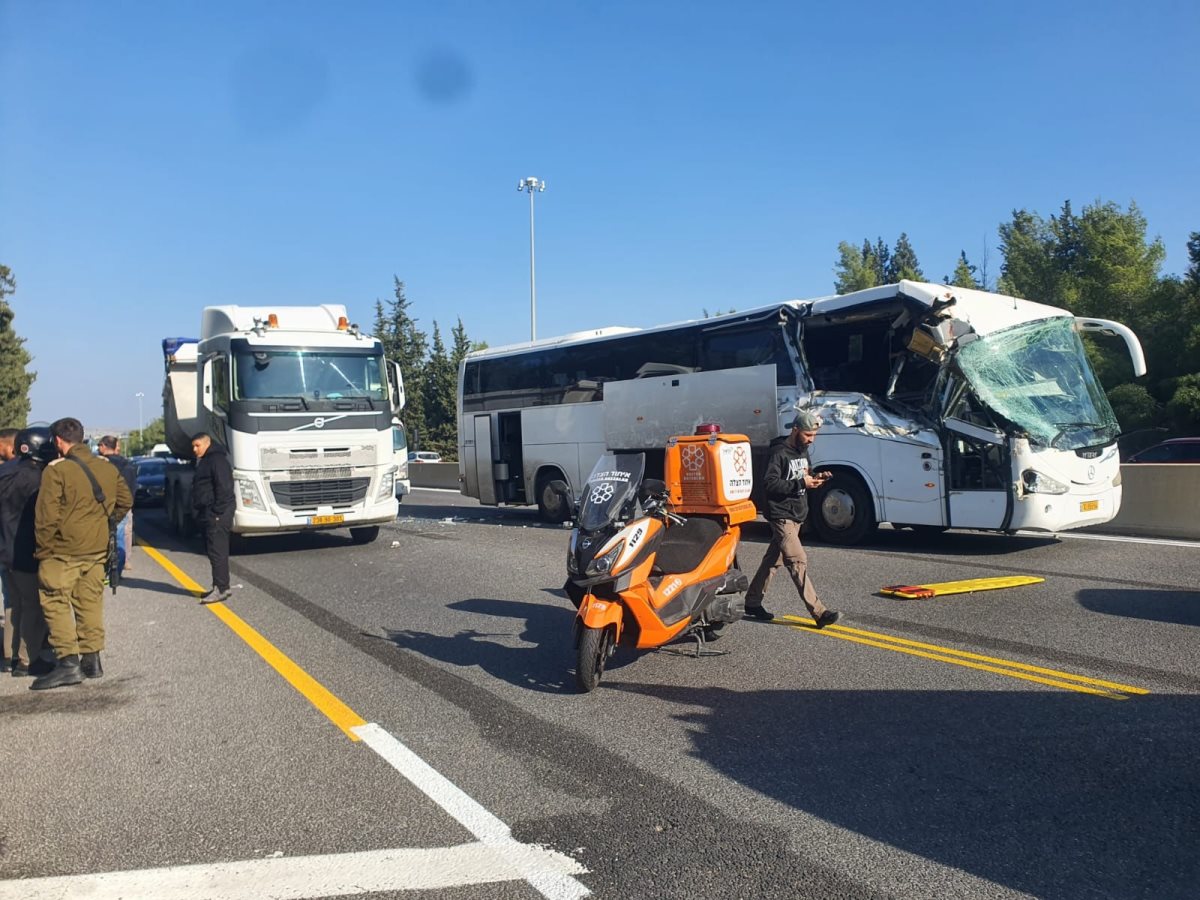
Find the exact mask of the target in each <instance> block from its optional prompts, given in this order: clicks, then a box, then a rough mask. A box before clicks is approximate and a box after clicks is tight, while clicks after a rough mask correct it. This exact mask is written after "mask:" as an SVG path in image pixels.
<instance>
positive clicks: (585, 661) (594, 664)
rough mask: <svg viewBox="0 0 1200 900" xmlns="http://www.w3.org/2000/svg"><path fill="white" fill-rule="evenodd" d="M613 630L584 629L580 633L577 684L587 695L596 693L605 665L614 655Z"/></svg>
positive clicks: (576, 669) (576, 672)
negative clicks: (590, 692) (591, 692)
mask: <svg viewBox="0 0 1200 900" xmlns="http://www.w3.org/2000/svg"><path fill="white" fill-rule="evenodd" d="M613 649H614V648H613V642H612V629H611V628H584V629H582V630H581V631H580V633H579V652H578V653H577V654H576V658H575V683H576V684H578V685H579V689H580V690H581V691H583V692H584V693H585V694H586V693H587V692H589V691H594V690H595V689H596V685H598V684H599V683H600V676H601V675H603V674H604V664H605V663H607V662H608V658H609V657H610V656H612V654H613Z"/></svg>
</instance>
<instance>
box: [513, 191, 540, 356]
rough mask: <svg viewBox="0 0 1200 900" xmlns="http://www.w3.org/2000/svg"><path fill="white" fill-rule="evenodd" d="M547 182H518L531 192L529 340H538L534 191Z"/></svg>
mask: <svg viewBox="0 0 1200 900" xmlns="http://www.w3.org/2000/svg"><path fill="white" fill-rule="evenodd" d="M545 189H546V182H544V181H540V180H538V179H537V178H523V179H521V181H520V182H519V183H518V184H517V190H518V191H528V192H529V340H531V341H536V340H537V278H536V276H535V275H534V266H533V193H534V191H544V190H545Z"/></svg>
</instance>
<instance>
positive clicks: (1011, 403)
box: [957, 318, 1121, 450]
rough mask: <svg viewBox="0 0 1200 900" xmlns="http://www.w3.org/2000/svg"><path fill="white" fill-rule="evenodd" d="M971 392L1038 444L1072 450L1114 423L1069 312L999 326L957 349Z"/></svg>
mask: <svg viewBox="0 0 1200 900" xmlns="http://www.w3.org/2000/svg"><path fill="white" fill-rule="evenodd" d="M957 359H958V366H959V368H960V369H961V370H962V372H963V374H964V375H965V376H966V377H967V380H968V381H969V382H970V383H971V386H972V387H973V388H974V389H975V393H976V394H977V395H978V396H979V399H980V400H982V401H983V402H984V403H986V404H987V405H988V406H990V407H991V408H992V409H993V410H995V411H996V412H998V413H999V414H1000V415H1002V416H1004V417H1005V418H1006V419H1008V420H1009V421H1011V422H1013V423H1014V424H1015V425H1017V426H1018V427H1020V428H1023V429H1024V430H1025V431H1026V433H1028V435H1029V437H1030V439H1031V440H1033V441H1034V442H1035V443H1038V444H1041V445H1042V446H1045V447H1055V448H1057V449H1060V450H1078V449H1080V448H1082V447H1094V446H1097V445H1099V444H1107V443H1110V442H1111V441H1113V440H1115V439H1116V437H1117V435H1118V434H1120V431H1121V428H1120V426H1119V425H1118V424H1117V417H1116V416H1115V415H1114V414H1113V411H1112V407H1111V406H1110V405H1109V403H1108V398H1107V397H1106V396H1105V395H1104V389H1103V388H1102V387H1101V386H1100V382H1099V380H1098V379H1097V378H1096V374H1095V372H1093V371H1092V367H1091V366H1090V365H1089V364H1088V361H1087V355H1086V353H1085V351H1084V348H1083V342H1082V341H1081V340H1080V339H1079V335H1078V334H1077V333H1076V331H1075V325H1074V321H1073V320H1072V319H1069V318H1056V319H1044V320H1042V321H1039V322H1028V323H1026V324H1024V325H1018V326H1016V327H1014V328H1007V329H1005V330H1004V331H998V332H996V333H995V334H990V335H988V336H986V337H981V338H979V339H977V340H974V341H972V342H970V343H968V344H963V345H962V346H961V348H960V349H959V351H958V357H957Z"/></svg>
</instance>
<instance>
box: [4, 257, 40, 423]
mask: <svg viewBox="0 0 1200 900" xmlns="http://www.w3.org/2000/svg"><path fill="white" fill-rule="evenodd" d="M16 290H17V282H16V279H15V278H14V277H13V274H12V270H11V269H9V267H8V266H5V265H0V428H24V427H25V426H26V425H27V424H28V421H29V388H30V387H31V386H32V385H33V381H34V379H35V378H36V377H37V373H35V372H30V371H28V370H27V369H26V366H28V365H29V364H30V363H31V362H33V357H32V356H30V355H29V351H28V350H26V349H25V338H23V337H21V336H19V335H18V334H17V333H16V331H14V330H13V319H14V318H15V317H16V313H15V312H13V308H12V306H10V305H9V303H8V298H9V297H10V296H11V295H12V294H13V293H15V292H16Z"/></svg>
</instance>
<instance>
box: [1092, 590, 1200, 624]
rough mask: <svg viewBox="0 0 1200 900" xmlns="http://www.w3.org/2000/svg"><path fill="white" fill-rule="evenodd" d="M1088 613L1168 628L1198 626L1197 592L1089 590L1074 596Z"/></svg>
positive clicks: (1199, 612) (1198, 603)
mask: <svg viewBox="0 0 1200 900" xmlns="http://www.w3.org/2000/svg"><path fill="white" fill-rule="evenodd" d="M1075 596H1076V599H1078V600H1079V605H1080V606H1082V607H1083V608H1084V609H1087V610H1091V611H1092V612H1097V613H1103V614H1104V615H1107V616H1122V617H1123V618H1129V619H1146V620H1148V621H1151V622H1166V623H1168V624H1170V625H1200V591H1169V590H1164V591H1151V590H1129V589H1122V588H1112V589H1105V588H1089V589H1087V590H1082V591H1079V592H1078V593H1077V594H1076V595H1075Z"/></svg>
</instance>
